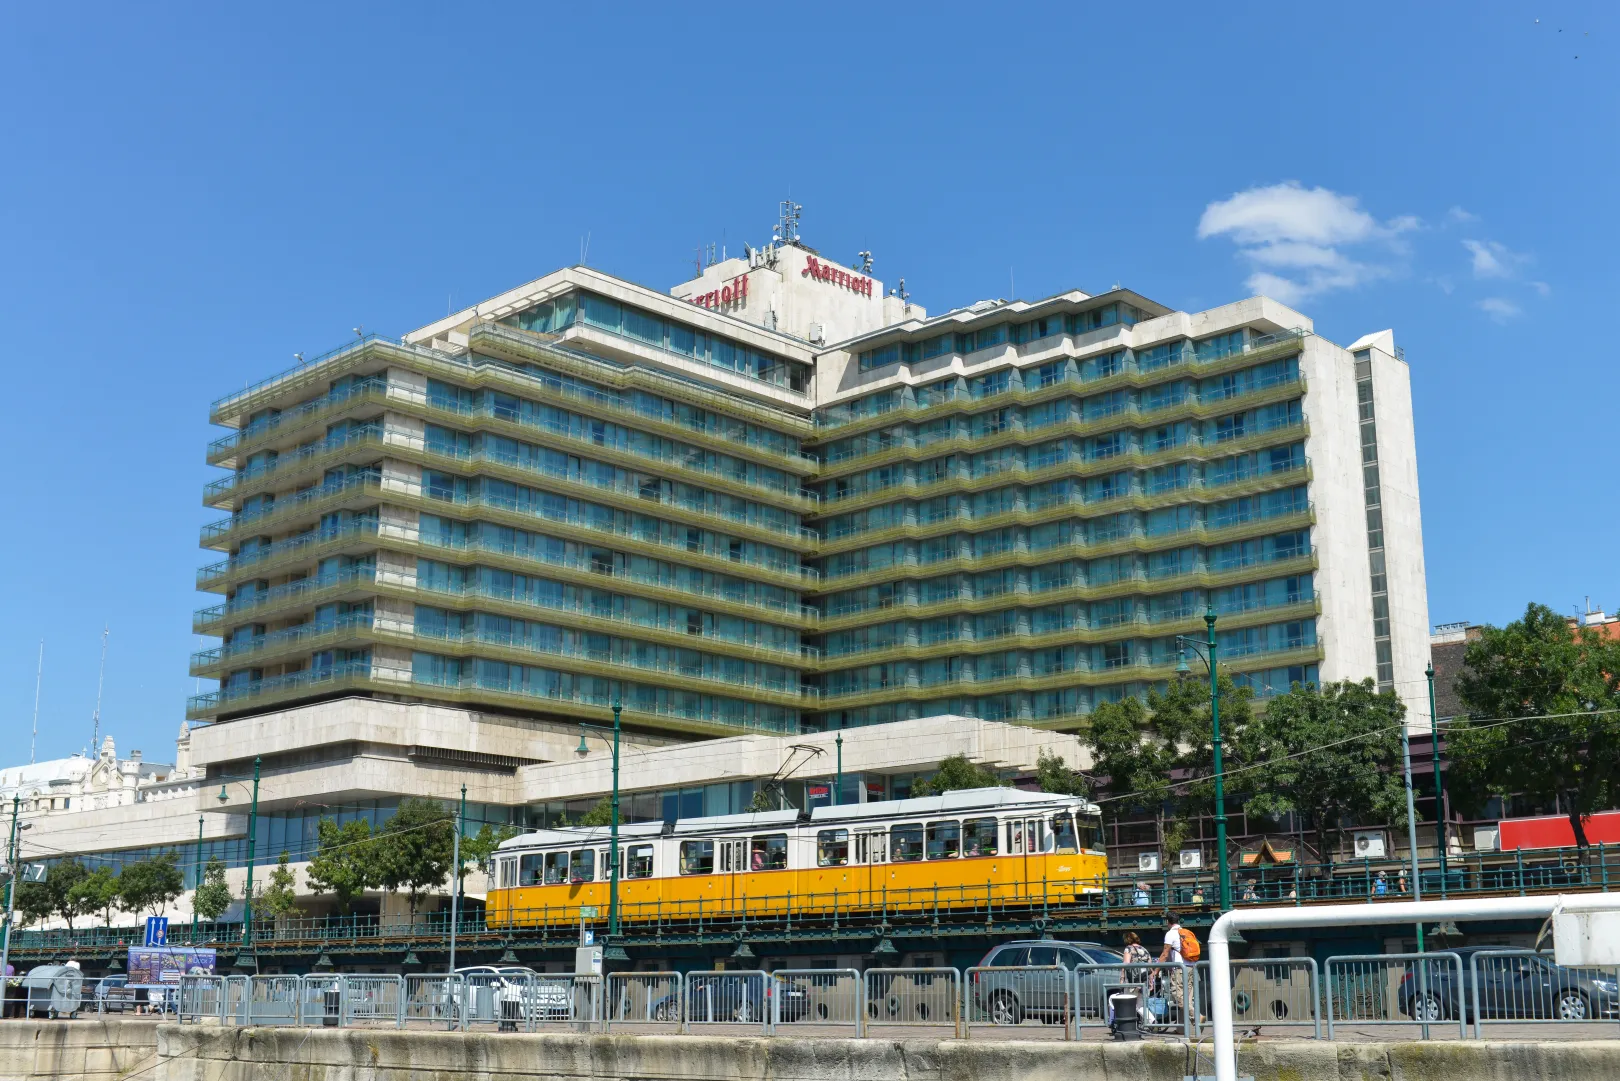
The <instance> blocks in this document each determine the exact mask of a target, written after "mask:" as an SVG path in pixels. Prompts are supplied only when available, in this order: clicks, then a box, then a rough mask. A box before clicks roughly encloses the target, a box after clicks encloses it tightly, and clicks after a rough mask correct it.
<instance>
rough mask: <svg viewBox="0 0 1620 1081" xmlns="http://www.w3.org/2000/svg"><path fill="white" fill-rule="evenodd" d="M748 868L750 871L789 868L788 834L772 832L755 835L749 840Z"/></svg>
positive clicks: (783, 869)
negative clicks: (761, 835) (763, 835)
mask: <svg viewBox="0 0 1620 1081" xmlns="http://www.w3.org/2000/svg"><path fill="white" fill-rule="evenodd" d="M748 847H749V853H748V869H749V870H750V871H785V870H787V863H788V860H787V834H785V833H772V834H770V835H768V836H765V837H755V838H754V839H753V840H752V841H750V842H749V846H748Z"/></svg>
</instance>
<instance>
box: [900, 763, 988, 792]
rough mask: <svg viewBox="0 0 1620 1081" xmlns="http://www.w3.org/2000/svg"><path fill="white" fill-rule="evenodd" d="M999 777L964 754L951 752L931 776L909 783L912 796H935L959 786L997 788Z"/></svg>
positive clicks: (954, 789)
mask: <svg viewBox="0 0 1620 1081" xmlns="http://www.w3.org/2000/svg"><path fill="white" fill-rule="evenodd" d="M999 787H1001V778H1000V777H998V776H996V774H995V773H994V772H993V771H991V770H987V769H985V768H984V767H983V766H980V765H976V764H974V763H973V762H970V761H968V757H967V755H965V754H953V755H951V756H950V757H949V758H947V759H945V760H944V761H942V762H940V764H939V769H938V771H937V772H935V773H934V775H933V776H932V777H928V778H925V779H923V780H921V781H913V782H912V784H911V794H912V796H937V795H939V794H940V793H942V792H954V791H956V790H957V789H961V788H999Z"/></svg>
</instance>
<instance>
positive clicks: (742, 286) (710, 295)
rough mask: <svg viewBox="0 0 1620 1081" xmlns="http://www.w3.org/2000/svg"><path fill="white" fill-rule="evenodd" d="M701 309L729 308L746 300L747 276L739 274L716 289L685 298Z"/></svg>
mask: <svg viewBox="0 0 1620 1081" xmlns="http://www.w3.org/2000/svg"><path fill="white" fill-rule="evenodd" d="M686 299H687V300H690V301H691V302H692V303H693V304H696V305H698V306H699V307H703V308H730V307H732V306H733V305H738V304H741V303H743V302H744V301H746V300H747V299H748V275H746V274H739V275H737V276H736V277H735V278H732V279H731V280H730V281H728V282H726V284H724V285H722V286H721V287H720V288H718V289H710V290H709V291H708V292H707V293H698V294H697V295H696V296H690V297H687V298H686Z"/></svg>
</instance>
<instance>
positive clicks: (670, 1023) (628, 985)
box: [603, 972, 686, 1032]
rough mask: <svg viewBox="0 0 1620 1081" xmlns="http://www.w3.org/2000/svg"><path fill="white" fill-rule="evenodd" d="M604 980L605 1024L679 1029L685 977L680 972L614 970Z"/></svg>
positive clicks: (681, 1025) (681, 1024) (667, 1030)
mask: <svg viewBox="0 0 1620 1081" xmlns="http://www.w3.org/2000/svg"><path fill="white" fill-rule="evenodd" d="M607 980H608V990H607V1002H606V1004H605V1006H606V1009H605V1010H604V1011H603V1020H604V1022H605V1025H604V1027H605V1028H608V1029H612V1028H613V1026H614V1025H645V1026H655V1027H658V1028H659V1029H660V1030H661V1031H665V1032H679V1031H681V1030H682V1027H683V1015H682V1012H681V1003H682V1002H683V1001H685V998H686V995H685V984H686V981H685V979H684V978H683V977H682V976H681V974H680V973H679V972H615V973H612V974H611V975H609V976H608V978H607Z"/></svg>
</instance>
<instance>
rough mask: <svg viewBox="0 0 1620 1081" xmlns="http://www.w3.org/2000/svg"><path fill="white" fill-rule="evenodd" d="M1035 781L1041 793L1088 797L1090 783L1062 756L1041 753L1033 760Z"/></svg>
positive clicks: (1048, 752) (1049, 752)
mask: <svg viewBox="0 0 1620 1081" xmlns="http://www.w3.org/2000/svg"><path fill="white" fill-rule="evenodd" d="M1035 780H1036V783H1037V784H1039V785H1040V788H1041V791H1042V792H1051V793H1053V794H1054V795H1059V796H1089V795H1090V794H1091V782H1090V781H1089V780H1087V779H1086V776H1085V774H1083V773H1081V772H1080V771H1079V770H1077V769H1075V768H1074V767H1072V766H1070V765H1069V764H1068V762H1066V761H1064V759H1063V756H1062V755H1060V754H1056V753H1053V752H1051V751H1044V750H1043V751H1042V752H1041V753H1040V754H1039V755H1037V756H1036V758H1035Z"/></svg>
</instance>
